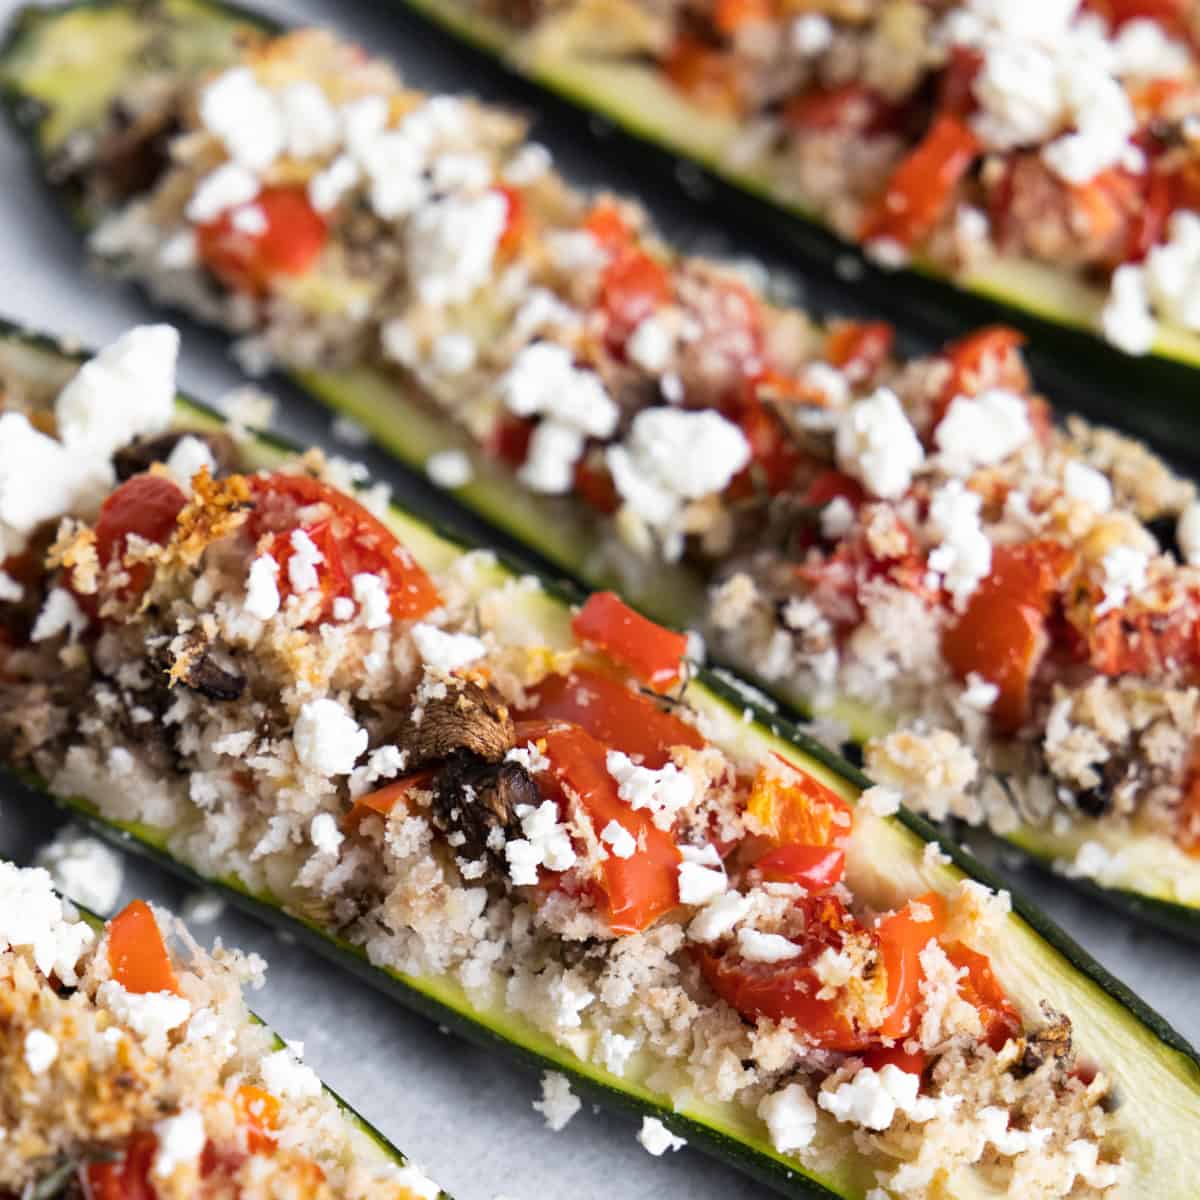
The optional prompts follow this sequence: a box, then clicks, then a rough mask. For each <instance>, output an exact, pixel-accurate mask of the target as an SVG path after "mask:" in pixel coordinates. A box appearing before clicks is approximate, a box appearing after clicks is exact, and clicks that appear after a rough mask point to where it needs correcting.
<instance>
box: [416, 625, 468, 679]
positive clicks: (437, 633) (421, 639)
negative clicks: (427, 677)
mask: <svg viewBox="0 0 1200 1200" xmlns="http://www.w3.org/2000/svg"><path fill="white" fill-rule="evenodd" d="M412 637H413V641H414V642H415V643H416V645H417V653H418V654H420V656H421V661H422V662H423V663H424V664H425V665H426V666H427V667H429V668H430V669H431V670H434V671H440V672H441V673H442V674H445V675H450V674H453V673H454V672H455V671H457V670H459V668H461V667H466V666H470V664H471V663H473V662H478V661H479V660H480V659H481V658H482V657H483V656H484V655H485V654H486V653H487V647H486V646H485V645H484V644H483V642H482V641H480V639H479V638H477V637H474V636H473V635H472V634H469V633H447V632H446V631H445V630H444V629H439V628H438V627H437V626H436V625H429V624H426V623H425V622H424V621H419V622H418V623H417V624H416V625H414V626H413V627H412Z"/></svg>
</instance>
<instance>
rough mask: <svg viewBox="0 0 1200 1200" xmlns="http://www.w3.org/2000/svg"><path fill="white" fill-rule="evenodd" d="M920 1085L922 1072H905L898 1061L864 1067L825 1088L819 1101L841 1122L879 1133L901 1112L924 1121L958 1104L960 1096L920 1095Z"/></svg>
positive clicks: (917, 1120) (888, 1126)
mask: <svg viewBox="0 0 1200 1200" xmlns="http://www.w3.org/2000/svg"><path fill="white" fill-rule="evenodd" d="M920 1086H921V1077H920V1076H919V1075H915V1074H913V1073H912V1072H910V1071H902V1070H901V1069H900V1068H899V1067H898V1066H896V1065H895V1064H894V1063H888V1064H887V1065H886V1066H884V1067H882V1068H881V1069H880V1070H878V1071H876V1070H875V1069H874V1068H873V1067H863V1068H862V1069H861V1070H860V1071H858V1072H857V1073H856V1074H855V1075H854V1077H853V1078H852V1079H849V1080H847V1081H846V1082H844V1083H840V1084H838V1086H837V1087H836V1088H826V1089H825V1090H824V1091H822V1092H821V1093H820V1094H819V1095H818V1097H817V1103H818V1104H819V1105H820V1106H821V1107H822V1108H823V1109H824V1110H825V1111H826V1112H828V1113H830V1114H832V1115H833V1116H834V1117H836V1118H837V1120H839V1121H843V1122H848V1123H850V1124H853V1125H861V1126H863V1127H864V1128H866V1129H873V1130H875V1131H877V1132H878V1131H881V1130H884V1129H888V1128H890V1127H891V1124H892V1122H893V1121H894V1120H895V1118H896V1114H897V1113H902V1114H903V1115H904V1116H906V1117H908V1119H909V1120H910V1121H916V1122H924V1121H930V1120H932V1119H933V1118H934V1117H941V1116H946V1115H948V1114H949V1113H951V1112H953V1111H954V1109H955V1108H956V1107H957V1106H958V1103H959V1098H958V1097H957V1096H941V1097H938V1098H937V1099H934V1098H932V1097H927V1096H919V1095H918V1094H917V1093H918V1090H919V1088H920Z"/></svg>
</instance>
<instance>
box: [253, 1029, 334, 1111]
mask: <svg viewBox="0 0 1200 1200" xmlns="http://www.w3.org/2000/svg"><path fill="white" fill-rule="evenodd" d="M290 1045H292V1046H295V1045H299V1043H291V1044H290ZM258 1069H259V1071H260V1073H261V1074H262V1078H263V1083H264V1084H266V1086H267V1090H268V1091H269V1092H274V1093H275V1095H277V1096H283V1097H284V1098H286V1099H293V1100H306V1099H309V1098H311V1097H313V1096H319V1095H320V1094H321V1081H320V1080H319V1079H318V1078H317V1075H316V1072H315V1071H313V1069H312V1068H311V1067H307V1066H305V1065H304V1063H302V1062H301V1061H300V1059H299V1054H298V1053H293V1051H292V1049H291V1048H288V1049H284V1050H275V1051H274V1052H272V1053H271V1054H268V1055H265V1056H264V1057H263V1059H262V1061H261V1062H260V1063H259V1064H258Z"/></svg>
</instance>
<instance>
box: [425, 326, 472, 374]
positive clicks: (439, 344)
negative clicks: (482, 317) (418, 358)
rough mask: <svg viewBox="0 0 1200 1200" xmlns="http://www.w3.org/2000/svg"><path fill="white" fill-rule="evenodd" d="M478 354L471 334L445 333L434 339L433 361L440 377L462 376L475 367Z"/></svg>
mask: <svg viewBox="0 0 1200 1200" xmlns="http://www.w3.org/2000/svg"><path fill="white" fill-rule="evenodd" d="M477 354H478V352H477V350H476V349H475V342H474V340H473V339H472V338H471V337H470V335H469V334H465V333H443V334H441V335H439V336H438V337H436V338H434V339H433V347H432V361H433V367H434V370H436V371H437V372H438V374H439V375H461V374H462V373H463V372H464V371H469V370H470V369H471V368H472V367H473V366H474V365H475V359H476V356H477Z"/></svg>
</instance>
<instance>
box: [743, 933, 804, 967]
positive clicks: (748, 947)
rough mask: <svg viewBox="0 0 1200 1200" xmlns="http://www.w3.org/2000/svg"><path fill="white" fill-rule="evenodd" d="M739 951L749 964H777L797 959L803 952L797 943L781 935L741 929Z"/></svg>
mask: <svg viewBox="0 0 1200 1200" xmlns="http://www.w3.org/2000/svg"><path fill="white" fill-rule="evenodd" d="M737 940H738V950H740V951H741V955H742V957H743V958H744V959H746V961H747V962H762V963H777V962H786V961H787V960H788V959H789V958H795V957H796V956H797V955H798V954H799V953H800V950H801V947H800V946H798V945H797V944H796V943H795V942H793V941H790V940H789V939H788V938H785V937H784V936H783V935H782V934H779V933H763V932H761V931H760V930H758V929H739V930H738V935H737Z"/></svg>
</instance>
